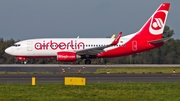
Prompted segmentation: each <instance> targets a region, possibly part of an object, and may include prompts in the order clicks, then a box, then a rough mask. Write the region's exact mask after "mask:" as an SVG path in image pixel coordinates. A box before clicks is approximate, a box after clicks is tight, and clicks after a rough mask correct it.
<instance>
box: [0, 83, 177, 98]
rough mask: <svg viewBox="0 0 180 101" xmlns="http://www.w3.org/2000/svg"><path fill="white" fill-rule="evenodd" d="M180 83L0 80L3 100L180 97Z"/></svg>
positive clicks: (0, 93) (0, 95)
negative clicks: (70, 83) (69, 83)
mask: <svg viewBox="0 0 180 101" xmlns="http://www.w3.org/2000/svg"><path fill="white" fill-rule="evenodd" d="M179 94H180V83H179V82H174V83H88V84H87V85H86V86H65V85H63V84H37V85H35V86H31V85H30V84H0V101H180V97H179Z"/></svg>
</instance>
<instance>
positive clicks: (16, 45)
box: [13, 44, 21, 47]
mask: <svg viewBox="0 0 180 101" xmlns="http://www.w3.org/2000/svg"><path fill="white" fill-rule="evenodd" d="M13 46H15V47H19V46H21V44H14V45H13Z"/></svg>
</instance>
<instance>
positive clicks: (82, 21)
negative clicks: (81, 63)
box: [0, 0, 180, 40]
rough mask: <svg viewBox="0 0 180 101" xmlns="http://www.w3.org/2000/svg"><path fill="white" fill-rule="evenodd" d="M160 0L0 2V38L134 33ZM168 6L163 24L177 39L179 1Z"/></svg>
mask: <svg viewBox="0 0 180 101" xmlns="http://www.w3.org/2000/svg"><path fill="white" fill-rule="evenodd" d="M163 2H165V1H164V0H156V1H155V0H0V37H1V38H4V39H5V40H6V39H11V38H13V39H15V40H24V39H32V38H76V37H77V36H79V37H80V38H96V37H97V38H105V37H107V36H111V35H112V34H114V33H116V34H117V33H119V32H120V31H122V32H123V36H124V35H128V34H131V33H134V32H136V31H138V30H139V29H140V28H141V27H142V26H143V24H144V23H145V22H146V21H147V20H148V19H149V17H150V16H151V15H152V14H153V13H154V11H155V10H156V9H157V8H158V7H159V5H160V4H161V3H163ZM166 2H170V3H171V7H170V11H169V14H168V18H167V22H166V25H168V26H169V27H170V28H171V29H173V30H174V33H175V34H174V35H173V38H176V39H180V33H179V32H180V30H179V27H180V6H179V4H180V0H169V1H166Z"/></svg>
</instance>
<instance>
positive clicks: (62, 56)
mask: <svg viewBox="0 0 180 101" xmlns="http://www.w3.org/2000/svg"><path fill="white" fill-rule="evenodd" d="M78 58H81V56H79V55H77V54H76V53H74V52H58V53H57V60H58V61H65V62H73V61H76V59H78Z"/></svg>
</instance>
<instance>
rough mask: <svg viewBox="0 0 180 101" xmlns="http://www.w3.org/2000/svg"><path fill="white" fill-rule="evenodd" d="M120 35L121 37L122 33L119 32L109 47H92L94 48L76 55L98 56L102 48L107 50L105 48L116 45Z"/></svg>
mask: <svg viewBox="0 0 180 101" xmlns="http://www.w3.org/2000/svg"><path fill="white" fill-rule="evenodd" d="M121 35H122V32H119V34H118V35H117V37H116V38H115V39H114V41H113V42H112V43H111V44H109V45H106V46H100V47H94V48H89V49H83V50H79V51H77V52H76V53H77V54H78V55H96V54H98V53H100V52H103V51H104V48H107V47H110V46H113V45H117V44H118V42H119V39H120V37H121Z"/></svg>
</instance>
